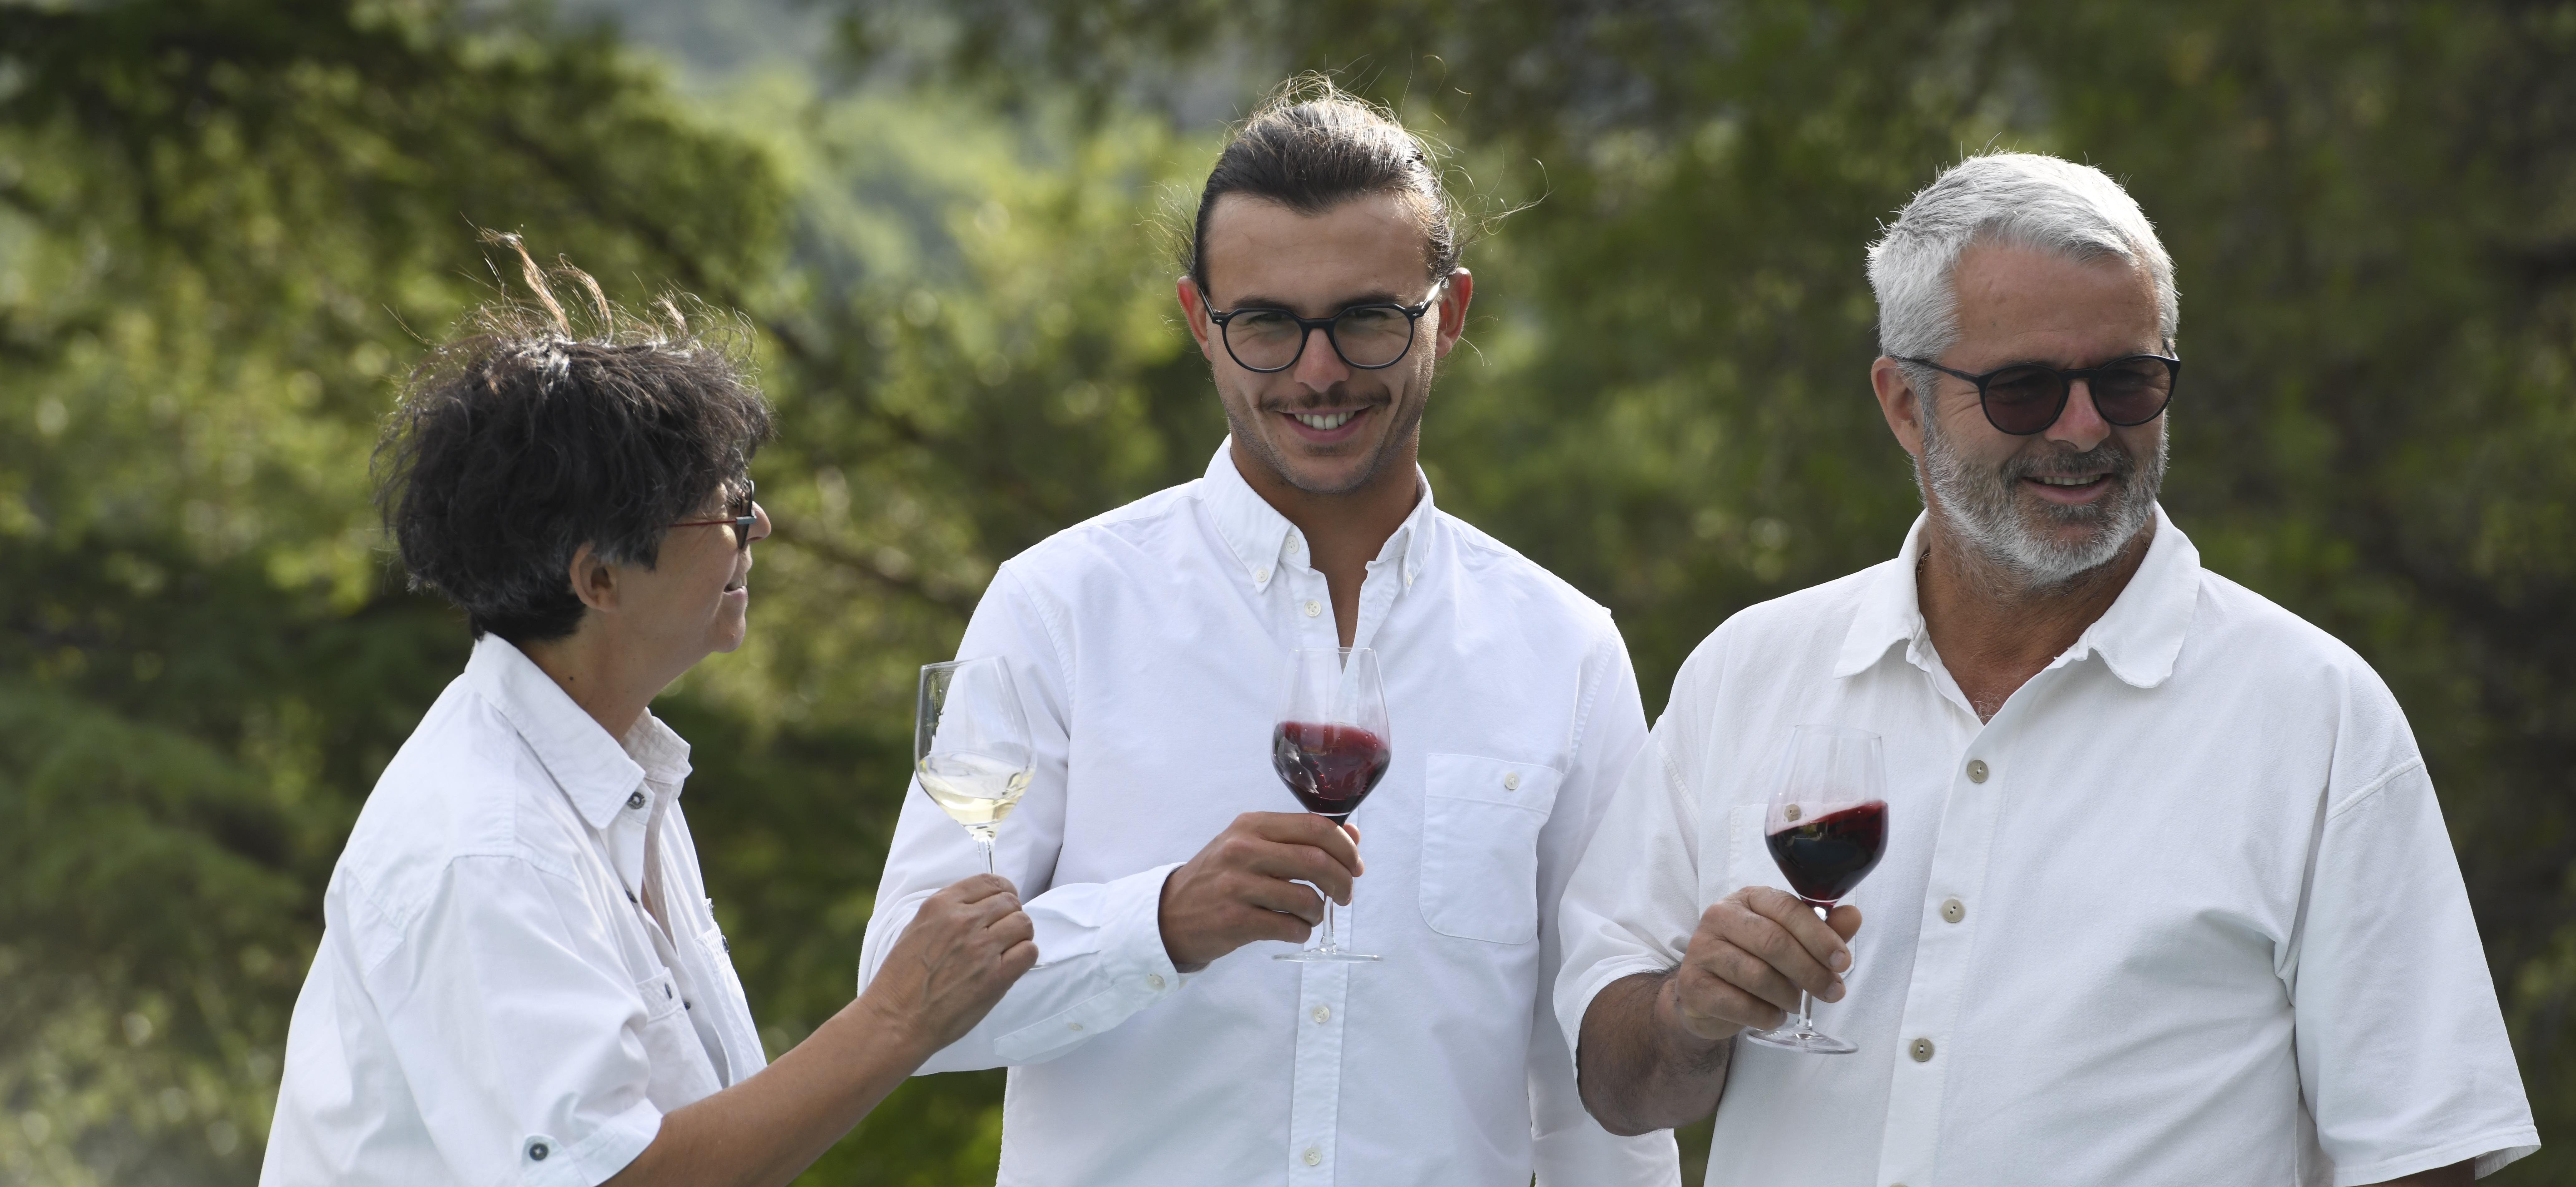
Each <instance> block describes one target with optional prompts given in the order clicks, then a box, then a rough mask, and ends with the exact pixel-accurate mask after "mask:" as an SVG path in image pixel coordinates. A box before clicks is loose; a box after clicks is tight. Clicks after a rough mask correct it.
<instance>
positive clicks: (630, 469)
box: [260, 239, 1037, 1187]
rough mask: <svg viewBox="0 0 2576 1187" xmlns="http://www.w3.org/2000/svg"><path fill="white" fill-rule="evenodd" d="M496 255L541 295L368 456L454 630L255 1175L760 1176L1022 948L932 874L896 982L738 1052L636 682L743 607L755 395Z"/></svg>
mask: <svg viewBox="0 0 2576 1187" xmlns="http://www.w3.org/2000/svg"><path fill="white" fill-rule="evenodd" d="M509 242H510V244H511V246H513V247H516V246H517V243H516V241H515V239H512V240H509ZM521 261H522V263H523V264H524V265H525V268H526V275H527V278H528V281H529V283H530V285H531V286H532V287H534V288H535V289H536V291H537V293H538V295H539V296H540V297H541V298H542V300H543V302H544V304H545V307H546V309H547V310H548V311H549V312H550V313H551V314H552V316H551V318H544V317H536V316H523V315H521V314H520V313H518V312H515V311H510V310H500V311H495V312H493V313H491V314H488V315H486V317H485V318H484V319H483V321H484V324H483V325H482V326H481V327H480V332H477V333H473V334H469V335H467V336H465V337H463V338H461V339H459V340H458V341H455V342H452V343H449V344H447V345H445V346H443V347H441V348H439V350H438V351H437V353H436V354H435V355H433V356H432V358H431V360H430V362H429V363H428V364H427V365H426V366H424V367H423V368H422V369H421V370H419V371H418V372H416V373H415V374H414V375H413V377H412V379H411V381H410V382H409V384H408V385H407V387H406V389H405V391H404V394H403V399H402V403H401V405H400V407H399V408H398V409H397V410H396V411H395V414H394V417H393V419H392V422H391V426H390V428H389V430H388V433H387V436H386V440H385V445H384V449H383V452H382V453H381V454H380V457H381V458H382V459H383V460H386V461H388V462H390V463H391V465H390V467H389V469H388V472H387V482H386V485H385V488H384V491H383V498H384V503H385V512H386V521H387V526H388V527H389V528H390V529H391V530H392V532H393V536H394V539H395V542H396V544H397V545H398V546H399V547H400V549H401V553H402V561H403V565H404V567H405V568H406V569H407V570H409V572H410V573H411V575H412V579H413V580H414V581H416V582H418V583H420V584H422V585H426V586H429V587H431V588H434V589H436V590H437V591H438V592H439V593H441V594H442V595H444V596H446V597H447V598H448V600H450V601H452V602H454V603H455V604H456V605H457V607H458V608H460V609H462V610H463V611H464V612H465V617H466V620H467V622H468V623H469V624H471V626H472V628H473V631H474V635H475V638H476V642H475V644H474V652H473V656H472V658H470V659H469V660H467V661H466V665H465V672H464V674H463V675H461V676H459V677H458V678H457V679H456V681H455V683H453V684H450V685H449V686H448V687H447V691H446V692H445V693H444V694H443V695H441V696H440V697H439V699H438V703H437V704H435V705H432V706H431V707H430V709H429V712H428V714H427V715H426V716H424V717H423V718H422V719H421V723H420V727H419V728H418V729H416V730H414V731H413V732H412V735H411V738H410V739H409V740H408V741H406V742H405V743H404V744H403V748H402V751H401V753H399V754H397V755H395V756H394V759H393V762H392V763H391V764H390V765H388V766H387V767H386V768H385V772H384V775H383V777H382V778H381V779H379V780H378V781H377V784H376V787H375V790H374V791H373V792H372V793H370V794H369V795H368V797H367V804H366V807H365V809H364V810H363V811H361V812H360V813H359V816H358V822H357V826H356V828H355V829H353V830H352V831H351V833H350V836H349V843H348V846H347V848H345V849H344V850H343V851H342V852H341V855H340V861H339V864H338V866H337V867H336V868H335V869H333V871H332V875H331V883H330V887H329V889H328V890H327V891H325V892H324V894H323V899H322V916H323V919H324V921H325V922H324V930H323V934H322V943H321V947H320V950H319V951H318V952H316V953H315V955H314V959H313V969H312V972H311V974H310V975H309V976H308V977H307V978H306V980H305V983H304V989H303V992H302V994H301V995H299V996H298V997H297V999H296V1003H295V1015H294V1018H293V1021H292V1022H291V1023H290V1024H289V1027H288V1031H287V1038H286V1059H285V1064H286V1067H285V1077H284V1082H283V1083H282V1084H281V1085H280V1086H279V1089H278V1098H277V1111H276V1120H275V1122H274V1123H273V1127H272V1129H271V1132H270V1134H269V1142H268V1154H267V1161H266V1163H265V1165H264V1166H263V1167H262V1168H261V1172H260V1181H261V1182H262V1183H263V1184H269V1185H273V1187H282V1185H286V1184H316V1185H319V1184H332V1185H334V1187H357V1185H368V1184H381V1185H384V1187H395V1185H402V1187H410V1185H412V1184H422V1183H527V1184H561V1185H565V1187H592V1185H593V1184H597V1183H600V1182H603V1181H607V1182H614V1183H616V1184H619V1185H620V1187H643V1185H646V1184H659V1183H673V1184H682V1183H685V1184H692V1185H700V1184H710V1185H720V1184H738V1185H744V1187H751V1185H764V1187H766V1185H776V1184H783V1183H785V1182H787V1181H788V1180H790V1179H792V1178H794V1177H795V1176H796V1175H797V1173H798V1172H800V1171H802V1170H803V1169H804V1168H805V1167H806V1165H807V1164H809V1163H811V1162H812V1161H813V1160H814V1159H815V1158H816V1157H817V1156H819V1155H820V1154H821V1153H822V1152H823V1150H824V1149H825V1148H827V1147H829V1146H830V1145H831V1144H832V1143H833V1142H834V1141H836V1140H838V1139H839V1138H840V1137H841V1135H842V1134H844V1133H847V1132H848V1131H849V1129H850V1127H851V1126H853V1125H855V1124H856V1123H857V1122H858V1120H859V1118H860V1117H862V1116H863V1115H865V1114H866V1113H867V1111H868V1110H869V1109H870V1108H872V1107H873V1106H874V1105H875V1104H876V1102H877V1101H879V1100H881V1099H883V1098H884V1096H885V1094H886V1093H887V1092H889V1091H891V1090H892V1089H893V1088H894V1086H895V1085H897V1084H899V1083H901V1082H902V1080H903V1078H904V1077H905V1076H907V1075H909V1074H911V1072H912V1069H913V1068H914V1067H915V1066H917V1065H918V1064H919V1063H920V1062H921V1060H922V1058H923V1057H925V1056H927V1055H929V1054H930V1052H932V1051H934V1050H937V1049H938V1048H940V1047H942V1046H945V1045H946V1044H947V1043H948V1041H949V1040H950V1039H952V1038H954V1037H955V1036H956V1035H958V1034H960V1033H963V1032H964V1031H965V1029H966V1028H967V1027H968V1026H970V1025H972V1024H973V1023H974V1021H975V1020H976V1019H977V1018H980V1017H982V1016H983V1013H984V1011H985V1010H986V1009H987V1008H989V1007H990V1006H991V1005H992V1003H993V1001H994V1000H995V999H997V998H999V997H1000V996H1001V993H1002V991H1003V990H1004V989H1006V988H1008V987H1009V986H1010V984H1011V981H1012V980H1013V979H1014V978H1015V977H1017V976H1018V975H1019V973H1020V972H1021V971H1022V970H1024V969H1026V968H1027V967H1028V966H1029V964H1030V963H1031V962H1032V961H1034V960H1036V958H1037V954H1036V950H1035V948H1033V947H1032V946H1031V944H1030V943H1029V937H1030V929H1029V920H1028V917H1027V916H1026V915H1024V914H1022V913H1021V912H1020V911H1019V909H1018V902H1017V899H1016V897H1015V896H1014V895H1013V894H1012V893H1011V889H1010V887H1009V886H1007V885H1005V884H1004V883H1002V881H1001V880H1000V879H997V878H993V877H991V876H989V875H978V876H975V877H970V878H965V879H963V880H960V881H958V882H957V884H955V885H953V886H947V887H943V888H940V889H939V890H938V891H937V892H936V893H934V894H932V895H930V896H929V906H928V907H927V908H925V909H924V911H923V912H922V914H921V917H920V918H919V919H918V920H917V921H916V922H915V923H914V924H913V927H912V929H911V930H910V931H909V932H908V933H907V934H906V935H905V937H904V941H903V943H902V944H901V945H899V946H898V948H897V950H896V951H895V953H894V954H893V956H892V957H891V958H890V960H891V962H892V966H893V967H894V968H895V969H898V970H901V974H902V975H900V976H893V975H890V976H887V977H882V978H879V979H878V980H877V982H876V983H875V984H874V985H871V986H869V988H868V992H867V993H866V994H865V995H863V996H861V997H860V998H859V999H858V1000H857V1001H855V1002H852V1003H851V1004H850V1005H849V1006H848V1007H847V1008H845V1009H843V1010H842V1011H841V1012H840V1013H839V1014H837V1015H835V1016H833V1017H832V1018H831V1019H829V1020H827V1021H825V1022H824V1024H823V1025H822V1026H821V1027H820V1028H818V1029H816V1031H815V1032H814V1033H813V1035H811V1036H810V1037H808V1038H807V1039H806V1040H805V1042H803V1043H802V1044H799V1045H798V1046H797V1047H796V1049H794V1050H792V1051H789V1052H787V1053H786V1054H784V1055H782V1056H780V1057H779V1059H778V1062H777V1063H775V1064H771V1063H769V1062H768V1060H767V1058H766V1055H765V1053H764V1050H763V1048H762V1045H761V1040H760V1035H759V1032H758V1031H757V1030H756V1029H754V1027H753V1025H752V1018H751V1009H750V1006H749V1004H748V1003H746V1002H745V1001H744V998H743V992H742V984H741V982H740V981H739V980H737V979H736V978H735V975H734V969H733V960H732V957H731V956H730V951H731V949H730V946H729V945H727V944H726V942H725V939H724V935H723V933H722V932H721V931H719V930H718V929H717V927H716V921H715V916H714V914H713V905H712V903H711V902H710V901H709V900H708V898H707V896H706V886H705V882H704V880H703V878H702V877H701V876H700V873H699V869H698V857H697V849H696V846H695V844H694V843H692V842H691V840H690V838H689V827H688V824H687V821H686V820H685V818H684V817H683V816H682V814H681V812H680V803H679V801H680V789H681V785H682V784H683V782H684V781H685V780H686V779H687V777H688V774H689V763H688V755H689V746H688V743H686V742H683V741H681V740H680V737H679V735H677V734H675V733H673V732H671V730H670V728H669V727H668V726H665V725H663V724H662V722H661V721H660V720H659V719H657V718H655V717H654V716H653V714H652V712H651V711H650V710H649V709H648V708H647V705H649V704H650V703H651V701H652V699H653V697H654V696H655V695H656V694H658V693H660V692H661V691H662V689H663V687H664V686H666V685H668V684H669V683H670V682H671V681H673V680H675V679H677V678H679V676H680V674H681V673H683V672H686V671H687V670H689V669H690V668H691V667H693V666H695V665H696V664H697V663H698V661H699V660H702V659H704V658H706V657H707V656H708V655H711V654H713V653H716V652H722V651H732V650H733V649H734V648H736V647H738V646H740V645H741V644H742V640H743V637H744V635H745V634H746V632H748V631H749V629H750V624H749V617H748V616H749V613H750V602H751V591H750V576H751V567H752V555H751V545H752V543H753V542H754V541H756V540H758V539H760V538H762V537H764V536H766V535H768V534H769V518H768V515H767V513H765V512H763V511H762V510H761V508H760V505H759V504H757V503H755V502H753V501H752V497H751V492H752V486H751V480H750V478H749V477H748V475H747V474H746V473H745V471H746V470H747V468H748V467H749V465H750V462H751V455H752V452H753V451H754V450H756V449H758V448H759V446H760V444H761V442H762V441H764V440H765V439H767V437H768V436H769V431H770V419H769V409H768V407H767V405H766V404H765V403H763V401H762V400H761V398H760V393H759V392H758V391H757V390H755V389H754V388H753V387H752V386H751V385H750V384H749V383H748V382H747V381H746V380H744V378H743V377H742V375H741V372H740V369H739V367H738V365H737V363H736V361H735V359H734V358H733V356H732V355H731V354H730V353H729V352H728V351H727V349H726V348H725V344H724V343H723V342H722V341H718V340H712V339H706V338H702V337H700V336H698V335H697V334H695V333H693V332H692V331H691V330H690V329H689V327H688V326H686V325H680V324H675V325H665V326H647V325H641V324H637V323H634V322H632V321H629V320H627V319H624V318H622V317H621V316H619V315H618V314H616V313H615V312H614V311H613V310H612V309H610V308H609V307H608V306H607V305H606V303H605V301H602V302H601V303H600V308H599V317H600V323H601V324H600V325H599V326H598V327H597V330H598V333H596V334H594V335H592V336H590V337H586V338H580V339H576V338H575V337H574V336H573V333H572V327H571V325H570V323H569V322H568V321H567V320H566V319H565V316H564V314H563V313H562V312H561V310H560V308H559V307H558V306H557V305H556V304H555V302H554V298H553V297H552V296H551V295H550V294H548V293H547V291H546V282H545V280H544V278H543V277H542V275H541V274H540V273H539V272H538V271H537V268H536V266H535V264H533V263H530V262H528V261H527V257H526V255H525V253H524V252H522V253H521ZM581 279H583V280H584V281H587V280H588V278H587V277H582V278H581ZM591 291H592V292H593V293H594V294H595V293H596V292H597V291H598V290H597V289H596V288H593V289H592V290H591ZM665 308H666V309H667V310H671V311H673V316H675V317H676V316H677V314H676V310H677V306H676V305H670V304H667V303H666V305H665ZM701 794H704V793H701Z"/></svg>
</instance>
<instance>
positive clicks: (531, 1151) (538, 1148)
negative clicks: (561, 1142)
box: [528, 1142, 555, 1162]
mask: <svg viewBox="0 0 2576 1187" xmlns="http://www.w3.org/2000/svg"><path fill="white" fill-rule="evenodd" d="M554 1152H555V1151H554V1147H552V1146H549V1145H547V1144H545V1143H544V1142H530V1143H528V1161H530V1162H544V1161H545V1160H546V1155H548V1154H552V1153H554Z"/></svg>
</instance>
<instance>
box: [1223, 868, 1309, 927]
mask: <svg viewBox="0 0 2576 1187" xmlns="http://www.w3.org/2000/svg"><path fill="white" fill-rule="evenodd" d="M1236 901H1238V902H1242V903H1244V904H1247V905H1249V906H1252V907H1256V908H1259V909H1260V910H1262V911H1265V912H1269V913H1272V914H1282V915H1293V916H1296V917H1297V918H1298V919H1300V920H1303V921H1304V922H1306V923H1309V924H1314V923H1321V922H1323V921H1324V899H1323V896H1321V895H1318V894H1316V893H1315V892H1314V890H1313V889H1312V888H1310V887H1305V886H1299V885H1298V884H1296V883H1294V882H1284V881H1281V880H1279V879H1276V878H1249V879H1246V880H1245V881H1244V883H1243V885H1242V887H1241V889H1240V890H1239V891H1238V892H1237V894H1236Z"/></svg>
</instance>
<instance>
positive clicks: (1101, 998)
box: [993, 862, 1187, 1064]
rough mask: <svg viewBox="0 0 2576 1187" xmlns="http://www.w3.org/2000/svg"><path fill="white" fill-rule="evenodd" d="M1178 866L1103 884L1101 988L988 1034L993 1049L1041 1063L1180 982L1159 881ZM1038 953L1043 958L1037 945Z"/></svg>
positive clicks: (1014, 1060)
mask: <svg viewBox="0 0 2576 1187" xmlns="http://www.w3.org/2000/svg"><path fill="white" fill-rule="evenodd" d="M1179 868H1181V863H1179V862H1173V863H1172V864H1170V865H1166V866H1157V867H1155V868H1153V869H1150V870H1146V871H1144V872H1142V873H1137V874H1130V875H1128V876H1126V877H1124V878H1120V879H1118V880H1117V881H1114V882H1110V883H1108V884H1106V885H1104V886H1103V887H1102V888H1101V890H1102V892H1103V893H1102V902H1101V906H1102V908H1103V909H1102V910H1101V912H1100V919H1101V926H1100V930H1099V933H1098V937H1099V946H1098V948H1097V949H1096V950H1095V952H1094V954H1093V955H1094V956H1095V958H1096V959H1097V960H1099V962H1100V967H1099V972H1098V976H1099V977H1100V978H1101V980H1102V982H1104V983H1105V985H1106V988H1104V989H1102V990H1100V991H1099V992H1098V993H1095V994H1092V995H1091V996H1089V997H1086V998H1084V999H1082V1000H1081V1001H1078V1002H1075V1003H1074V1004H1072V1005H1071V1006H1068V1007H1066V1008H1064V1009H1063V1010H1059V1011H1057V1012H1056V1013H1054V1014H1050V1015H1048V1016H1047V1017H1045V1018H1042V1019H1039V1020H1038V1021H1036V1022H1033V1023H1030V1024H1029V1025H1027V1026H1024V1027H1021V1028H1020V1029H1018V1030H1015V1031H1012V1032H1010V1033H1008V1034H1005V1035H1002V1036H1000V1037H999V1038H996V1039H994V1040H993V1053H994V1054H995V1055H998V1056H1000V1057H1001V1060H1002V1062H1004V1063H1010V1064H1025V1063H1044V1062H1045V1061H1047V1060H1049V1059H1053V1058H1055V1057H1056V1056H1058V1055H1061V1054H1063V1053H1064V1052H1066V1051H1068V1050H1070V1049H1072V1048H1073V1047H1074V1046H1076V1045H1077V1044H1079V1043H1081V1042H1082V1041H1083V1040H1084V1039H1087V1038H1090V1037H1091V1036H1093V1035H1097V1034H1101V1033H1103V1032H1105V1031H1107V1030H1109V1029H1110V1028H1112V1027H1115V1026H1117V1025H1118V1024H1119V1023H1121V1022H1125V1021H1126V1020H1127V1019H1128V1018H1129V1017H1130V1016H1132V1015H1134V1014H1136V1013H1137V1012H1138V1011H1140V1010H1143V1009H1144V1008H1145V1007H1147V1006H1150V1005H1153V1004H1154V1003H1155V1002H1158V1001H1161V1000H1162V999H1164V998H1165V997H1168V996H1170V995H1171V994H1172V993H1173V992H1175V991H1177V990H1178V989H1180V987H1181V985H1182V983H1183V982H1184V981H1185V980H1187V978H1185V977H1183V976H1182V975H1181V974H1180V971H1179V970H1178V969H1175V968H1173V967H1172V957H1171V954H1170V952H1168V951H1167V950H1165V949H1164V947H1163V922H1162V906H1163V881H1164V880H1165V879H1167V878H1169V877H1171V875H1172V871H1174V870H1177V869H1179ZM1038 959H1040V960H1045V959H1046V949H1045V945H1043V944H1041V945H1039V950H1038Z"/></svg>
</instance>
